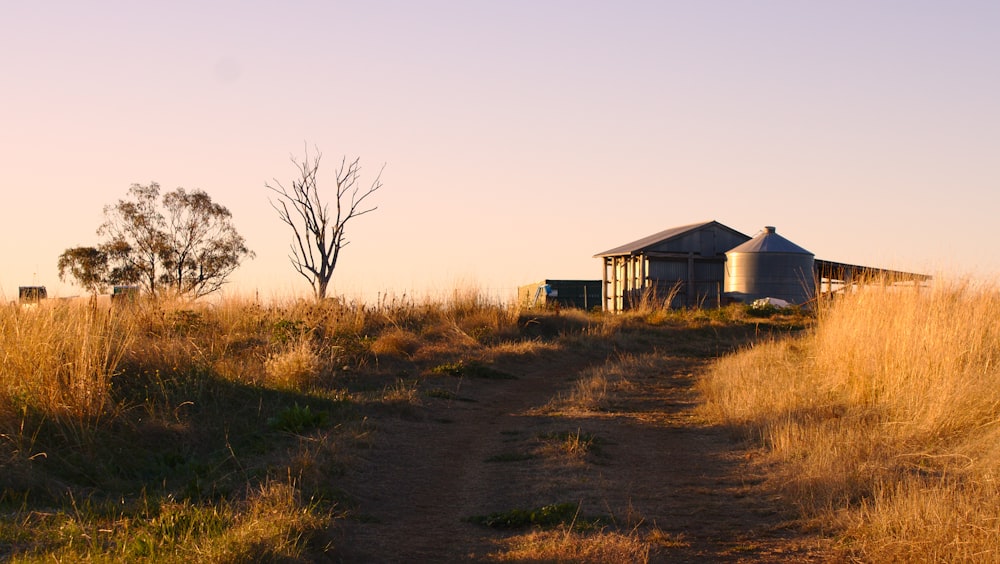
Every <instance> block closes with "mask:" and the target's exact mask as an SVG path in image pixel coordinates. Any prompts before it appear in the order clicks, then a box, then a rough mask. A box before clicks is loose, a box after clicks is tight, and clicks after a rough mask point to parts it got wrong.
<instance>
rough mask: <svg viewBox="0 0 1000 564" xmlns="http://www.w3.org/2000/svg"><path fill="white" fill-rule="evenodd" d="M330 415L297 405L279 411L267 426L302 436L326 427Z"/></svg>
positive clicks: (269, 419)
mask: <svg viewBox="0 0 1000 564" xmlns="http://www.w3.org/2000/svg"><path fill="white" fill-rule="evenodd" d="M329 418H330V414H329V413H328V412H326V411H315V412H314V411H312V410H311V409H309V406H308V405H307V406H305V407H299V404H297V403H296V404H295V405H293V406H291V407H286V408H285V409H282V410H281V411H279V412H278V413H277V414H276V415H275V416H274V417H270V418H268V420H267V426H268V427H269V428H271V429H274V430H276V431H287V432H289V433H296V434H300V433H303V432H305V431H311V430H313V429H320V428H322V427H324V426H326V424H327V422H328V420H329Z"/></svg>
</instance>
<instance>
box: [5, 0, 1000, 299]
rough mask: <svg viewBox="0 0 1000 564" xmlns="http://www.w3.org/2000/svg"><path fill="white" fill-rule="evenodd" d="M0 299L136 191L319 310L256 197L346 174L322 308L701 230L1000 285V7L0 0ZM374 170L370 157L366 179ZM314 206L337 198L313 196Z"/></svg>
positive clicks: (282, 235)
mask: <svg viewBox="0 0 1000 564" xmlns="http://www.w3.org/2000/svg"><path fill="white" fill-rule="evenodd" d="M0 3H2V8H3V17H2V18H0V77H2V79H0V84H2V88H0V173H2V176H0V183H2V184H3V186H4V187H3V191H2V201H0V202H2V203H0V210H3V212H4V213H3V219H2V220H0V298H5V299H7V300H10V299H15V298H16V296H17V288H18V286H21V285H33V284H38V285H45V286H47V288H48V289H49V294H50V295H58V296H63V297H67V296H73V295H79V294H83V293H84V291H83V290H82V289H80V288H78V287H74V286H73V285H71V284H69V283H64V282H61V281H60V280H59V278H58V272H57V268H56V263H57V260H58V256H59V254H60V253H62V252H63V251H64V250H65V249H67V248H70V247H75V246H81V245H94V244H97V243H99V242H100V239H99V238H98V236H97V234H96V233H95V231H96V229H97V227H98V226H99V225H100V224H101V222H102V220H103V215H102V209H103V207H104V206H105V205H109V204H114V203H115V202H116V201H118V200H119V199H121V198H124V197H125V196H126V193H127V191H128V188H129V186H130V185H132V184H133V183H140V184H148V183H150V182H157V183H159V184H160V185H161V187H162V188H163V189H164V190H172V189H174V188H177V187H183V188H186V189H188V190H193V189H201V190H204V191H206V192H207V193H208V194H209V195H210V196H211V197H212V198H213V200H214V201H216V202H218V203H220V204H222V205H224V206H226V207H227V208H228V209H229V210H230V211H231V212H232V214H233V222H234V224H235V226H236V228H237V229H238V230H239V232H240V233H241V234H242V235H243V236H244V237H245V238H246V241H247V245H248V246H249V247H250V248H251V249H252V250H253V251H254V252H255V253H256V258H254V259H253V260H250V261H247V262H245V263H244V264H243V265H242V266H241V267H240V269H239V270H238V271H237V272H236V273H235V274H234V275H233V276H232V277H231V278H230V283H229V284H228V285H227V289H226V292H227V293H229V294H247V293H257V294H258V295H262V296H272V297H288V296H296V295H308V293H309V292H310V287H309V285H308V282H307V281H306V280H305V279H304V278H302V277H301V276H300V275H299V274H298V273H296V272H295V271H294V270H293V268H292V266H291V264H290V262H289V260H288V253H289V244H290V243H291V233H290V231H289V230H288V228H287V226H285V225H284V224H282V223H281V221H280V220H279V219H278V217H277V214H276V213H275V211H274V210H273V209H272V207H271V205H270V203H269V192H268V190H267V189H266V188H265V184H266V183H274V182H275V181H278V182H282V183H285V184H286V185H287V184H288V183H290V181H291V180H292V179H293V178H294V177H295V174H296V169H295V167H294V164H293V163H292V161H291V159H292V158H296V159H299V160H301V159H302V158H303V157H304V155H305V151H306V150H308V151H309V153H310V155H314V154H315V153H316V152H317V151H319V152H320V153H322V161H321V167H320V172H319V183H320V188H321V190H324V187H325V193H326V194H327V195H329V194H332V193H333V192H332V191H333V187H332V178H333V171H334V168H335V166H336V165H337V164H339V162H340V161H341V159H342V158H345V157H346V158H348V159H349V160H352V159H354V158H360V162H361V166H362V171H361V180H362V182H363V183H370V182H371V181H372V180H374V178H375V176H376V175H377V174H378V172H379V170H382V175H381V181H382V184H383V187H382V188H381V189H380V190H379V191H378V192H377V193H376V194H375V195H373V196H372V198H371V199H370V202H371V203H372V204H374V205H376V206H378V209H377V210H375V211H374V212H372V213H369V214H367V215H364V216H361V217H358V218H355V219H354V220H352V222H351V223H349V224H348V227H347V239H348V240H349V241H350V243H349V244H348V245H347V246H346V247H345V248H344V249H343V252H342V254H341V256H340V261H339V263H338V265H337V269H336V272H335V274H334V277H333V281H332V288H333V290H332V291H333V293H335V294H338V295H344V296H347V297H361V298H362V299H377V297H378V296H384V295H396V296H398V295H411V296H423V295H431V294H442V293H443V294H447V293H450V292H453V291H455V290H462V291H464V290H476V291H481V292H484V293H487V294H491V295H499V296H504V295H508V294H512V293H513V292H514V291H515V288H516V286H518V285H521V284H527V283H531V282H535V281H538V280H541V279H546V278H548V279H599V278H600V277H601V262H600V260H598V259H595V258H593V255H595V254H597V253H599V252H602V251H604V250H607V249H610V248H613V247H616V246H619V245H622V244H625V243H628V242H630V241H633V240H636V239H639V238H642V237H644V236H646V235H650V234H652V233H655V232H658V231H661V230H664V229H667V228H670V227H675V226H678V225H685V224H690V223H696V222H700V221H708V220H717V221H720V222H721V223H723V224H725V225H727V226H729V227H732V228H734V229H736V230H739V231H742V232H743V233H746V234H747V235H750V236H753V235H755V234H756V233H757V232H759V231H760V230H761V229H762V228H763V227H764V226H765V225H773V226H776V227H777V230H778V233H779V234H781V235H783V236H784V237H786V238H788V239H790V240H791V241H793V242H795V243H796V244H798V245H800V246H802V247H804V248H806V249H808V250H809V251H811V252H813V253H814V254H815V255H816V257H817V258H821V259H826V260H833V261H840V262H849V263H854V264H863V265H868V266H878V267H885V268H894V269H900V270H908V271H917V272H927V273H931V274H938V275H940V274H943V273H947V274H957V275H962V276H975V277H981V278H987V279H989V278H991V277H994V276H995V275H996V274H997V273H1000V253H998V252H996V248H997V242H996V241H995V239H996V237H995V234H996V229H995V225H996V222H995V220H994V217H995V216H996V214H997V211H998V208H1000V206H998V204H1000V168H998V164H997V163H1000V158H998V155H1000V104H998V103H997V101H998V100H1000V57H998V56H997V54H998V53H1000V33H997V32H996V30H997V29H1000V3H998V2H995V1H992V0H990V1H964V0H958V1H955V2H939V1H933V2H932V1H923V0H905V1H904V0H898V1H895V0H892V1H890V0H846V1H842V0H838V1H836V2H833V1H828V2H819V1H808V2H807V1H802V0H788V1H768V0H762V1H756V2H745V1H713V0H706V1H699V2H690V1H683V2H682V1H671V0H658V1H636V0H621V1H615V2H609V1H604V2H596V1H590V0H574V1H570V0H531V1H522V0H504V1H503V2H499V1H489V2H488V1H480V0H434V1H421V0H409V1H398V2H397V1H386V0H366V1H356V2H345V1H336V0H329V1H295V0H289V1H286V2H264V1H254V0H244V1H204V0H200V1H197V2H192V1H185V0H180V1H176V2H169V3H168V2H162V3H153V2H135V1H120V2H119V1H103V0H95V1H92V2H75V1H73V2H69V1H49V2H45V1H40V2H13V1H8V0H0ZM383 167H384V168H383ZM331 197H332V196H331Z"/></svg>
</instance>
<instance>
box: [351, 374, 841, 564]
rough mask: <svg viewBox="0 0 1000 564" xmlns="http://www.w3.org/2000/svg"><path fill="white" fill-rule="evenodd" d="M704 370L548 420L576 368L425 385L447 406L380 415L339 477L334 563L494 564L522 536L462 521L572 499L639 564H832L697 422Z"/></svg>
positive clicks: (741, 448) (651, 381)
mask: <svg viewBox="0 0 1000 564" xmlns="http://www.w3.org/2000/svg"><path fill="white" fill-rule="evenodd" d="M705 362H706V361H698V360H691V361H684V362H679V363H677V364H676V365H674V366H670V367H665V368H664V370H663V372H662V373H661V374H657V375H653V376H645V377H638V378H637V379H631V378H630V379H629V385H628V386H625V387H624V388H623V389H619V390H616V392H615V394H614V399H613V403H612V405H611V406H610V408H609V409H603V410H601V411H600V412H587V413H583V412H581V413H569V414H567V413H563V414H559V415H557V416H553V414H552V412H551V411H552V410H551V409H549V410H546V409H544V407H545V406H546V405H547V404H549V402H550V401H551V400H552V399H553V398H557V397H559V395H560V394H565V393H566V392H567V391H568V390H569V389H571V387H572V386H573V384H574V382H575V381H576V380H577V379H578V377H579V371H580V369H582V368H583V367H584V366H585V363H584V362H582V361H581V362H579V363H577V365H576V366H566V365H562V366H560V365H554V364H553V365H550V366H541V367H539V366H537V365H536V366H533V367H531V368H530V369H529V370H525V371H523V372H519V373H517V379H511V380H503V379H478V378H474V379H468V378H467V379H458V378H453V379H447V378H444V377H442V379H441V380H438V381H436V382H435V383H434V385H440V386H441V388H442V389H445V388H446V389H447V391H448V393H447V394H446V393H441V394H437V395H440V396H448V397H445V398H436V397H422V398H421V405H420V406H419V407H418V408H417V409H416V410H414V411H412V412H404V413H401V414H398V415H396V416H395V417H387V418H379V419H378V422H377V423H376V425H377V427H376V429H375V437H376V438H375V439H374V444H372V445H371V447H370V448H368V449H367V450H365V451H364V452H362V454H361V460H359V461H357V463H356V464H354V467H353V468H352V470H351V471H349V473H348V475H347V476H346V480H347V483H346V485H345V491H346V492H347V494H348V495H349V496H350V498H351V499H352V500H353V504H354V506H353V508H352V510H351V512H350V516H349V518H348V519H346V520H345V521H344V525H343V527H342V528H341V529H340V531H339V535H338V537H339V538H338V540H337V541H336V544H337V545H338V548H337V558H338V559H339V560H340V561H344V562H382V563H392V562H407V563H410V562H489V561H497V560H498V557H497V554H499V553H502V552H503V550H504V546H505V545H504V541H505V539H508V538H510V537H512V536H515V535H523V534H524V533H525V530H513V531H512V530H503V529H493V528H488V527H485V526H482V525H478V524H474V523H471V522H469V518H470V517H473V516H482V515H489V514H491V513H494V512H509V511H511V510H513V509H532V508H538V507H541V506H545V505H548V504H552V503H574V504H577V505H578V506H579V512H580V515H581V516H602V517H603V518H604V521H603V523H604V524H603V527H604V528H605V530H609V529H610V530H617V531H620V532H622V533H624V534H634V535H639V536H641V537H642V538H644V539H647V540H648V541H649V542H650V544H651V546H652V549H651V552H650V554H649V561H650V562H789V561H794V562H827V561H831V560H835V559H836V558H835V553H834V552H833V550H832V547H831V545H830V541H828V540H826V539H823V538H822V537H819V536H816V535H815V534H812V533H808V532H805V531H802V530H801V529H800V528H798V527H796V525H795V521H794V520H793V516H792V515H791V514H790V513H788V508H787V507H785V506H784V505H783V504H782V502H781V500H780V498H778V497H777V495H776V494H774V493H773V492H772V491H771V490H770V489H769V486H768V483H767V482H766V480H765V476H764V475H763V474H764V471H763V470H762V469H761V467H760V466H759V465H757V464H755V458H756V457H757V454H758V453H756V452H755V451H753V450H748V447H747V446H746V445H745V444H744V443H742V442H740V441H738V440H736V439H735V437H734V436H733V435H732V433H731V432H729V431H727V430H726V429H724V428H720V427H717V426H711V425H708V424H705V423H704V422H702V421H701V420H700V419H699V417H698V416H697V415H696V413H695V411H694V409H695V407H696V406H697V404H698V402H699V401H700V398H699V397H698V395H697V392H696V390H695V387H694V385H693V384H694V382H695V380H696V378H698V375H699V373H700V372H701V371H702V370H703V369H704V367H705V364H704V363H705ZM423 386H425V387H426V384H424V385H423ZM431 387H432V388H433V385H432V386H431ZM574 433H577V434H578V435H579V437H581V438H582V439H583V440H585V442H586V441H589V442H590V446H591V448H590V450H589V452H587V453H586V454H584V455H580V454H576V455H573V454H569V453H566V452H563V451H561V450H560V448H559V444H560V443H559V441H558V440H556V439H554V437H563V438H565V437H567V436H569V437H572V436H573V434H574ZM655 531H659V532H658V533H656V534H654V532H655ZM657 539H658V540H657Z"/></svg>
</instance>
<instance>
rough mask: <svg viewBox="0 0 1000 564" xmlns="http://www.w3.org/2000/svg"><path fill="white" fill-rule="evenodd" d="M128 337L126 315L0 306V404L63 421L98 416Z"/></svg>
mask: <svg viewBox="0 0 1000 564" xmlns="http://www.w3.org/2000/svg"><path fill="white" fill-rule="evenodd" d="M132 338H133V324H132V322H131V319H130V318H129V317H128V316H122V315H118V314H117V312H114V311H107V310H97V309H92V308H90V307H89V306H87V305H85V304H83V303H78V304H58V305H46V306H41V307H37V306H36V307H33V308H26V309H22V308H20V307H17V306H9V307H3V308H0V406H3V407H5V408H6V409H4V411H6V412H7V413H0V415H8V416H9V415H11V414H12V413H11V411H14V412H16V411H24V410H37V411H39V412H41V413H43V414H45V415H46V416H48V417H53V418H58V419H60V420H64V421H67V422H69V421H76V422H81V421H86V420H92V419H94V418H98V417H100V416H101V415H103V414H104V412H105V409H107V408H108V407H109V403H110V395H109V391H110V387H111V379H112V376H113V375H114V374H115V372H116V370H117V368H118V364H119V362H120V361H121V359H122V357H123V355H124V354H125V353H126V350H127V349H128V347H129V346H130V344H131V342H132Z"/></svg>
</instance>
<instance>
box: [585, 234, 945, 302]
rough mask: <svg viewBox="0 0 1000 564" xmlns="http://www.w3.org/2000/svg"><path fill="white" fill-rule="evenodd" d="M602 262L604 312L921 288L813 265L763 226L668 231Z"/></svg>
mask: <svg viewBox="0 0 1000 564" xmlns="http://www.w3.org/2000/svg"><path fill="white" fill-rule="evenodd" d="M594 257H595V258H599V259H601V263H602V271H603V274H602V283H601V291H602V297H601V299H602V304H603V309H604V310H605V311H611V312H619V311H624V310H626V309H630V308H632V307H634V306H636V305H637V304H640V303H642V301H643V300H655V301H656V302H662V303H669V305H670V306H671V307H693V306H699V307H701V306H712V307H715V306H720V305H722V304H724V303H728V302H732V301H737V302H744V303H749V302H752V301H754V300H756V299H760V298H778V299H781V300H784V301H787V302H789V303H793V304H806V303H808V302H810V301H811V300H813V299H814V298H815V296H816V292H817V290H819V291H820V292H823V291H826V292H828V293H833V292H834V291H835V287H836V288H837V289H843V288H845V287H850V285H851V284H853V283H854V282H855V281H858V280H862V279H864V278H872V277H874V278H881V279H891V280H893V281H895V282H902V281H913V282H915V283H920V282H923V281H926V280H928V279H930V276H927V275H924V274H915V273H911V272H901V271H895V270H886V269H881V268H874V267H867V266H858V265H852V264H845V263H839V262H832V261H826V260H819V259H816V258H815V257H814V256H813V254H812V253H811V252H809V251H807V250H805V249H804V248H802V247H800V246H798V245H796V244H795V243H793V242H791V241H789V240H788V239H786V238H784V237H782V236H781V235H778V233H777V230H776V229H775V228H774V227H771V226H768V227H765V228H764V229H763V231H761V232H760V233H758V234H757V235H756V236H754V237H753V238H751V237H748V236H747V235H744V234H743V233H740V232H739V231H736V230H735V229H732V228H730V227H727V226H725V225H723V224H721V223H719V222H717V221H708V222H704V223H694V224H691V225H683V226H680V227H675V228H672V229H667V230H665V231H661V232H659V233H655V234H653V235H650V236H648V237H644V238H642V239H639V240H638V241H633V242H631V243H628V244H626V245H622V246H620V247H616V248H614V249H610V250H607V251H604V252H603V253H598V254H596V255H594Z"/></svg>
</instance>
